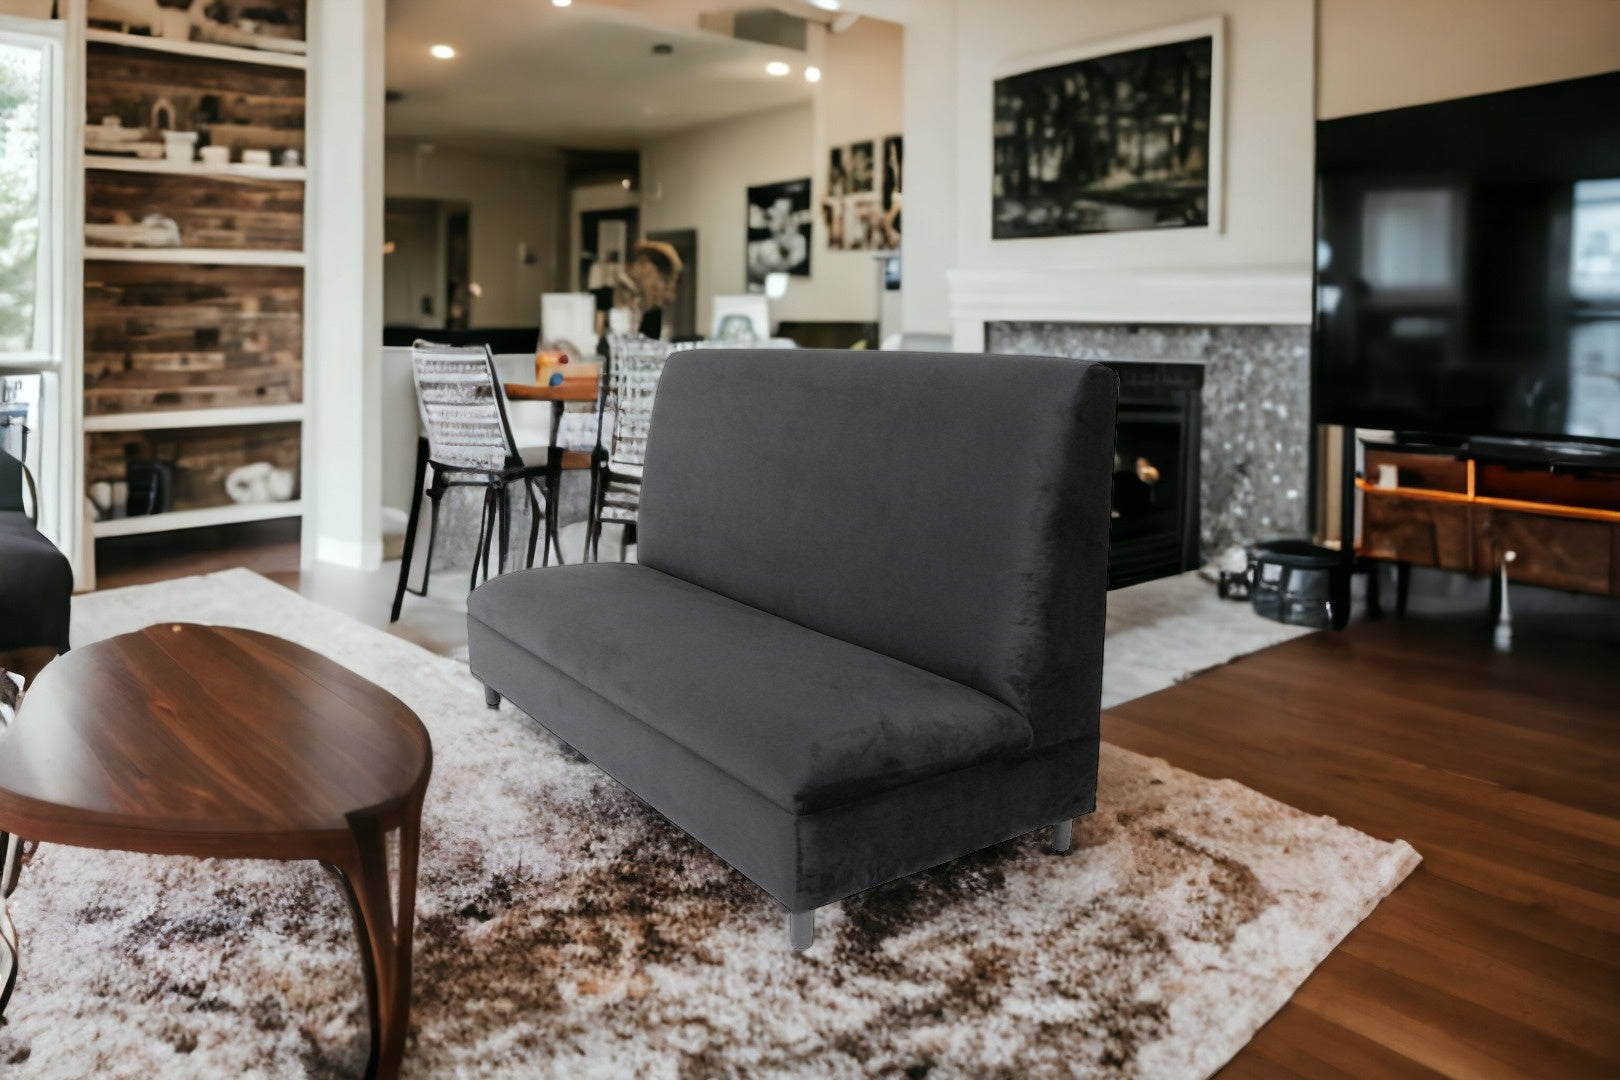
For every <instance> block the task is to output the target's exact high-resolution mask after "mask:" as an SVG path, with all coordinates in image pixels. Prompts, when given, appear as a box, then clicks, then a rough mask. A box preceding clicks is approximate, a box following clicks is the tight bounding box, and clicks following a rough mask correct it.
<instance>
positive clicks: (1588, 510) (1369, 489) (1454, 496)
mask: <svg viewBox="0 0 1620 1080" xmlns="http://www.w3.org/2000/svg"><path fill="white" fill-rule="evenodd" d="M1356 487H1357V488H1358V489H1360V490H1361V491H1362V492H1363V493H1365V494H1367V495H1395V496H1399V497H1400V498H1403V499H1420V500H1422V501H1425V502H1449V503H1467V504H1470V505H1474V506H1488V507H1491V508H1493V509H1496V510H1517V511H1521V512H1523V513H1527V514H1546V515H1547V516H1548V517H1562V518H1576V519H1579V520H1581V521H1612V522H1615V523H1617V524H1620V510H1601V509H1598V508H1596V507H1591V506H1565V505H1563V504H1561V503H1541V502H1533V501H1530V500H1528V499H1504V498H1501V497H1499V496H1496V495H1464V494H1461V493H1459V492H1455V491H1431V490H1429V489H1428V488H1404V487H1379V486H1378V485H1377V484H1374V483H1371V482H1370V481H1368V480H1366V479H1365V478H1362V477H1357V478H1356Z"/></svg>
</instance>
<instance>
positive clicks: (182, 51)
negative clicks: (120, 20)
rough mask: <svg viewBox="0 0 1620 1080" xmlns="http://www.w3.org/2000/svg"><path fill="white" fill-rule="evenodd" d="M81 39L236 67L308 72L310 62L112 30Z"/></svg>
mask: <svg viewBox="0 0 1620 1080" xmlns="http://www.w3.org/2000/svg"><path fill="white" fill-rule="evenodd" d="M84 39H85V40H86V41H88V42H90V43H91V44H92V45H121V46H123V47H124V48H127V49H146V50H149V51H151V52H162V53H173V54H175V55H177V56H200V57H204V58H205V59H209V60H234V61H236V62H237V63H239V64H263V65H265V66H267V67H284V68H298V69H300V70H307V69H308V68H309V58H308V57H307V56H304V55H303V54H301V53H284V52H272V51H270V50H269V49H249V48H244V47H242V46H240V45H214V44H211V43H209V42H206V41H177V40H174V39H172V38H164V37H147V36H145V35H142V34H120V33H118V32H117V31H115V30H86V31H85V35H84Z"/></svg>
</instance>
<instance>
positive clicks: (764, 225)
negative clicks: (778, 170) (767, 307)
mask: <svg viewBox="0 0 1620 1080" xmlns="http://www.w3.org/2000/svg"><path fill="white" fill-rule="evenodd" d="M810 221H811V213H810V178H809V177H808V176H807V177H805V178H804V179H802V180H785V181H783V182H781V183H778V184H761V185H760V186H758V187H751V188H749V189H748V288H749V291H750V292H758V291H759V290H761V289H763V288H764V287H765V278H766V276H767V275H769V274H775V273H787V274H792V275H794V276H795V277H809V276H810Z"/></svg>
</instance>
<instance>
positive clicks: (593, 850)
mask: <svg viewBox="0 0 1620 1080" xmlns="http://www.w3.org/2000/svg"><path fill="white" fill-rule="evenodd" d="M76 603H77V604H78V605H79V609H80V610H79V614H80V616H81V625H86V626H93V627H94V628H95V631H96V632H97V633H98V634H103V635H105V634H114V633H120V632H123V631H126V630H132V629H136V628H138V627H140V626H142V625H146V624H148V623H150V622H154V621H175V620H182V619H184V620H190V621H196V622H214V623H231V624H236V625H243V626H250V627H253V628H255V629H259V630H264V631H267V632H270V633H274V634H279V635H282V636H284V637H287V638H290V639H292V640H294V641H297V642H300V643H302V644H304V645H306V646H309V647H311V648H313V649H316V650H318V651H320V652H322V653H324V654H326V655H328V656H330V657H332V658H333V659H335V660H337V661H338V662H340V663H343V664H345V665H347V666H348V667H350V668H353V669H354V670H355V671H357V672H359V673H360V674H361V675H363V676H365V677H366V678H369V679H372V680H374V681H376V682H378V683H380V684H382V685H383V686H386V687H387V688H389V689H390V690H392V691H393V692H394V693H396V694H398V695H399V696H400V697H401V698H402V699H403V700H404V701H405V702H406V703H408V704H409V705H410V706H411V707H412V708H414V709H416V710H417V712H418V713H419V714H420V715H421V717H422V719H423V721H424V722H425V723H426V724H427V726H428V728H429V730H430V731H431V732H432V735H433V740H434V751H435V762H434V774H433V782H432V786H431V787H430V789H429V793H428V802H427V807H426V811H425V816H424V834H425V836H424V850H423V858H422V868H421V876H420V891H419V893H418V928H417V936H416V977H415V984H414V985H415V1000H414V1003H413V1006H412V1014H411V1020H412V1034H411V1038H410V1043H409V1047H408V1050H407V1058H406V1066H405V1072H406V1075H408V1076H418V1077H428V1076H468V1077H471V1076H480V1077H487V1076H524V1077H570V1078H572V1077H586V1078H589V1077H649V1078H669V1080H687V1078H690V1080H699V1078H703V1080H707V1078H730V1077H739V1078H740V1077H801V1076H803V1077H834V1078H837V1077H857V1076H895V1077H924V1076H926V1077H935V1078H946V1077H1006V1078H1012V1077H1048V1076H1052V1077H1057V1076H1063V1077H1070V1076H1075V1077H1090V1076H1141V1077H1153V1078H1177V1077H1199V1076H1206V1075H1208V1074H1209V1073H1211V1072H1213V1071H1214V1070H1215V1069H1217V1068H1219V1066H1220V1065H1221V1064H1222V1063H1224V1062H1225V1061H1226V1060H1227V1059H1229V1058H1230V1057H1231V1056H1232V1055H1233V1054H1234V1053H1235V1052H1236V1051H1237V1050H1239V1049H1240V1048H1241V1047H1242V1046H1243V1044H1244V1043H1245V1042H1247V1041H1248V1040H1249V1039H1250V1038H1251V1037H1252V1036H1253V1034H1254V1033H1255V1031H1256V1030H1258V1028H1259V1027H1260V1025H1261V1024H1263V1023H1264V1022H1265V1020H1266V1019H1267V1018H1268V1017H1269V1016H1270V1015H1271V1014H1272V1013H1273V1012H1275V1011H1276V1010H1277V1009H1278V1008H1279V1007H1280V1006H1281V1005H1282V1004H1283V1003H1284V1002H1285V1001H1286V1000H1287V999H1288V997H1289V995H1290V994H1291V993H1292V992H1293V991H1294V989H1295V988H1296V987H1297V986H1298V985H1299V984H1300V982H1301V981H1303V980H1304V978H1305V977H1306V976H1307V975H1308V974H1309V973H1310V971H1311V970H1312V968H1314V967H1315V966H1316V964H1317V963H1319V962H1320V961H1321V959H1322V958H1323V957H1324V956H1325V955H1327V953H1328V952H1329V950H1331V949H1332V948H1333V947H1334V945H1335V944H1336V943H1337V942H1338V941H1340V940H1341V939H1342V938H1343V937H1344V935H1345V934H1347V933H1348V932H1349V931H1350V930H1351V929H1352V928H1353V927H1354V926H1355V925H1356V924H1357V923H1358V922H1360V920H1361V919H1362V918H1364V917H1365V916H1366V915H1367V914H1368V912H1369V911H1371V910H1372V908H1373V907H1374V906H1375V905H1376V904H1377V903H1378V901H1379V900H1380V899H1381V898H1382V897H1383V896H1385V895H1386V894H1387V893H1388V892H1389V891H1390V890H1391V889H1393V888H1394V887H1395V886H1396V885H1397V884H1398V883H1399V882H1400V881H1401V880H1402V879H1403V878H1404V877H1405V876H1406V875H1407V874H1408V873H1409V872H1410V871H1411V870H1412V869H1413V867H1414V866H1415V865H1416V863H1417V858H1418V857H1417V855H1416V853H1415V852H1414V851H1413V850H1412V849H1411V848H1410V847H1409V846H1407V845H1406V844H1405V843H1402V842H1399V841H1396V842H1394V843H1386V842H1381V841H1378V840H1375V839H1373V838H1371V837H1368V836H1366V835H1364V834H1362V833H1359V832H1356V831H1355V830H1352V829H1349V828H1346V827H1344V826H1341V825H1339V824H1337V823H1336V822H1334V821H1332V820H1330V819H1326V818H1320V817H1313V816H1310V815H1306V814H1303V813H1301V812H1299V811H1297V810H1294V809H1291V808H1290V807H1288V806H1285V805H1283V804H1281V803H1278V802H1275V801H1273V800H1271V799H1268V798H1265V797H1263V796H1261V795H1259V794H1257V793H1255V792H1254V791H1251V790H1249V789H1247V788H1245V787H1242V786H1241V785H1239V784H1236V783H1234V782H1231V781H1224V780H1208V779H1204V778H1201V777H1198V776H1194V775H1192V774H1190V773H1186V772H1183V771H1181V770H1178V769H1175V768H1172V767H1170V766H1168V765H1166V764H1165V763H1164V762H1162V761H1157V760H1152V759H1148V758H1144V757H1140V756H1138V755H1135V754H1132V753H1129V752H1126V751H1124V750H1120V749H1117V748H1114V747H1110V746H1106V745H1105V746H1104V747H1103V752H1102V767H1101V781H1100V790H1099V792H1098V800H1097V802H1098V811H1097V813H1095V814H1092V815H1090V816H1089V817H1087V818H1084V819H1082V820H1081V821H1080V822H1079V823H1078V825H1077V827H1076V829H1075V842H1074V846H1073V848H1072V850H1071V851H1070V852H1069V853H1068V854H1067V855H1055V854H1052V853H1050V852H1048V851H1047V850H1046V849H1045V847H1044V845H1043V843H1042V838H1041V837H1040V836H1034V835H1032V836H1027V837H1023V838H1021V839H1017V840H1012V841H1009V842H1007V843H1005V844H1002V845H1000V846H998V847H996V848H993V849H991V850H988V851H985V852H982V853H980V854H977V855H974V856H971V857H969V858H966V859H962V860H958V861H957V862H954V863H951V864H949V865H947V866H944V867H940V868H937V869H935V870H932V871H929V872H926V873H923V874H920V875H916V876H914V877H912V878H908V879H906V880H904V881H900V882H896V883H894V884H892V885H889V886H886V887H883V888H880V889H875V890H873V891H871V892H868V893H866V894H863V895H861V896H858V897H855V898H852V899H850V900H847V901H845V902H843V903H842V904H839V905H834V906H833V907H831V908H829V909H824V910H823V912H822V913H821V916H820V920H819V925H818V928H817V931H818V933H817V938H816V943H815V945H814V946H813V947H812V948H811V949H810V950H809V952H807V953H806V954H804V955H803V956H800V957H795V956H793V955H792V954H791V953H789V952H788V950H787V948H786V944H785V941H784V931H783V921H782V914H781V910H780V909H779V908H778V907H777V906H776V905H775V903H774V902H772V901H771V900H769V899H768V898H767V897H766V896H765V895H764V894H762V893H761V892H760V891H759V890H758V889H757V888H755V887H754V886H753V885H752V884H750V883H749V882H748V881H747V880H746V879H744V878H742V877H741V876H739V875H737V874H736V873H734V872H733V871H731V870H730V869H729V868H727V867H726V866H725V865H724V864H723V863H721V862H720V861H719V860H717V859H715V858H714V857H713V856H712V855H710V854H709V853H708V852H707V851H705V850H704V849H703V848H701V847H699V846H698V845H697V844H695V843H694V842H692V841H691V840H689V839H687V838H686V837H685V836H684V834H682V833H680V832H679V831H677V830H676V829H674V828H672V827H671V826H669V825H667V824H666V823H665V822H664V821H663V820H662V819H661V818H659V817H658V816H657V815H656V814H654V813H652V812H651V811H649V810H647V809H646V808H645V807H644V806H643V805H642V804H640V803H639V802H638V801H636V800H635V799H634V798H633V797H632V796H630V795H629V794H628V793H627V792H625V791H624V790H623V789H622V788H620V787H618V786H617V785H616V784H614V783H613V782H612V781H611V780H608V779H606V778H605V777H604V776H603V775H602V774H601V773H600V772H598V771H597V770H596V769H595V768H593V767H592V766H590V765H589V764H586V763H584V762H581V761H578V760H575V759H574V758H572V757H571V756H569V755H568V754H567V753H566V752H565V751H564V750H563V749H562V748H561V747H560V746H559V745H558V744H557V743H555V742H554V741H553V740H552V739H551V738H550V737H549V736H547V735H546V734H544V732H543V731H541V730H540V729H539V728H538V727H536V726H535V725H534V724H533V723H532V722H531V721H529V720H528V719H527V718H525V717H523V716H521V715H520V714H518V713H516V712H514V711H512V710H511V709H510V708H509V707H507V706H503V707H502V708H501V709H500V710H499V711H490V710H487V709H485V707H484V703H483V695H482V693H481V690H480V687H479V686H478V685H477V683H476V682H475V681H474V680H473V679H472V678H471V676H470V675H469V674H468V672H467V670H466V668H465V667H464V666H463V665H461V664H459V663H457V662H456V661H454V660H451V659H448V658H444V657H438V656H434V655H432V654H430V653H427V652H425V651H423V650H421V649H419V648H417V647H416V646H414V645H411V644H409V643H408V642H404V641H402V640H400V639H398V638H394V637H391V636H390V635H388V634H386V633H383V632H380V631H377V630H373V629H371V628H368V627H366V626H363V625H361V624H359V623H357V622H354V621H352V620H349V619H347V618H345V617H343V616H341V615H338V614H336V613H334V612H331V611H328V610H326V609H323V608H319V607H316V606H315V605H313V604H311V603H309V602H308V601H305V600H303V599H302V598H300V597H298V596H296V595H295V594H293V593H291V592H289V591H286V590H284V589H282V588H280V587H279V586H276V585H274V584H272V583H270V582H268V581H266V580H264V579H262V578H259V577H257V576H256V575H252V574H249V573H246V572H244V571H229V572H226V573H222V574H216V575H211V576H208V577H201V578H189V579H185V580H181V581H175V582H166V583H162V584H159V585H153V586H142V587H138V588H134V589H127V590H121V591H118V592H112V593H101V594H96V595H93V596H89V597H84V598H81V599H80V600H78V601H76ZM25 707H26V706H25ZM11 907H12V914H13V917H14V919H15V921H16V924H17V926H18V929H19V931H20V932H21V934H22V937H23V949H24V954H23V966H22V971H21V977H20V981H19V983H18V987H17V991H16V995H15V997H13V999H12V1002H11V1005H10V1008H9V1009H8V1013H7V1017H6V1022H5V1025H4V1027H0V1072H4V1074H5V1075H6V1076H7V1077H12V1076H17V1077H83V1076H97V1077H137V1076H138V1077H165V1076H225V1075H241V1076H255V1077H257V1076H267V1077H268V1076H315V1077H347V1076H354V1075H358V1074H359V1072H360V1070H361V1068H362V1067H363V1063H364V1051H365V1009H364V998H363V988H362V985H361V981H360V974H359V966H358V960H357V952H356V949H355V946H354V944H353V939H352V929H351V926H350V923H349V918H348V912H347V910H346V908H345V907H344V905H343V902H342V900H341V899H340V897H339V895H338V893H337V891H336V889H335V887H334V886H333V885H332V883H331V881H330V879H328V878H327V877H326V876H325V874H324V873H322V872H321V871H319V870H318V869H317V868H315V867H314V866H311V865H307V864H275V863H246V862H230V863H225V862H217V861H204V860H195V859H182V858H160V857H152V856H137V855H126V854H118V853H103V852H88V851H79V850H76V849H72V848H65V847H59V846H46V847H43V848H42V849H41V850H40V851H39V853H38V855H37V856H36V858H35V860H34V862H33V864H32V865H31V866H29V867H28V868H27V869H26V870H25V871H24V876H23V881H22V885H21V888H20V889H19V890H18V892H17V893H16V895H15V896H14V897H13V900H12V905H11Z"/></svg>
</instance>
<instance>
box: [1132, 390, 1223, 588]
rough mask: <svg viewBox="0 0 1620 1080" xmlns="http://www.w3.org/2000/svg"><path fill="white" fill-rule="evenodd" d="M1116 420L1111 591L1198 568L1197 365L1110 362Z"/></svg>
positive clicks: (1198, 391) (1199, 429) (1199, 433)
mask: <svg viewBox="0 0 1620 1080" xmlns="http://www.w3.org/2000/svg"><path fill="white" fill-rule="evenodd" d="M1108 366H1109V367H1110V368H1112V369H1114V371H1116V372H1117V373H1118V374H1119V414H1118V417H1119V418H1118V422H1117V424H1116V429H1115V440H1114V510H1113V523H1112V525H1111V527H1110V529H1109V548H1108V587H1109V588H1110V589H1118V588H1122V587H1124V586H1126V585H1135V584H1137V583H1139V582H1143V581H1151V580H1153V579H1154V578H1161V577H1168V576H1170V575H1172V574H1179V573H1181V572H1182V571H1184V570H1192V569H1195V568H1196V567H1197V566H1198V564H1199V552H1198V524H1199V507H1198V485H1199V476H1198V460H1199V449H1200V445H1201V438H1202V430H1201V420H1202V416H1201V408H1200V404H1199V402H1200V397H1201V394H1202V391H1203V386H1204V369H1203V367H1202V366H1201V365H1199V364H1155V363H1129V362H1119V361H1114V362H1110V363H1108Z"/></svg>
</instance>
